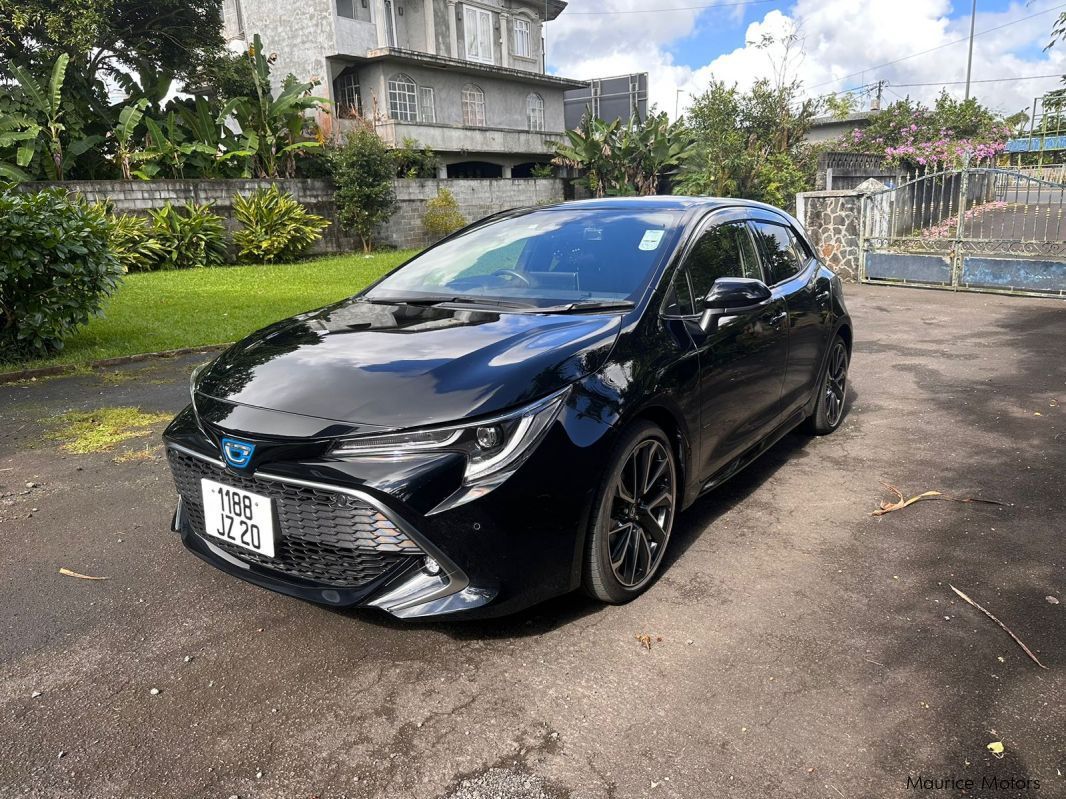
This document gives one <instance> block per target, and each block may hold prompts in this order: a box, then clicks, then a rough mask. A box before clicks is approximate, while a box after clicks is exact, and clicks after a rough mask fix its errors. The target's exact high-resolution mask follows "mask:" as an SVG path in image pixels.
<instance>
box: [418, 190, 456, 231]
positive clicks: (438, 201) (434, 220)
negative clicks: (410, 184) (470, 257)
mask: <svg viewBox="0 0 1066 799" xmlns="http://www.w3.org/2000/svg"><path fill="white" fill-rule="evenodd" d="M422 224H423V225H424V226H425V228H426V230H427V231H429V233H430V235H432V236H436V237H437V238H443V237H444V236H447V235H448V234H449V233H454V232H455V231H457V230H458V229H459V228H461V227H465V226H466V217H464V216H463V215H462V213H460V211H459V203H457V202H456V201H455V195H454V194H452V193H451V192H450V191H448V189H440V190H439V191H438V192H437V196H436V197H434V198H433V199H432V200H429V201H428V202H427V203H426V215H425V216H423V217H422Z"/></svg>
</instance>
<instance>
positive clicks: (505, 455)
mask: <svg viewBox="0 0 1066 799" xmlns="http://www.w3.org/2000/svg"><path fill="white" fill-rule="evenodd" d="M568 392H569V388H566V389H563V390H562V391H560V392H557V393H555V394H552V395H551V396H549V397H545V398H544V399H542V400H539V401H537V402H534V403H533V404H532V405H527V406H526V407H524V408H519V409H518V410H515V411H511V412H510V413H507V414H503V415H501V416H496V417H493V418H490V419H482V420H480V421H477V422H471V423H469V424H462V425H451V426H448V427H436V428H427V429H425V430H410V431H407V432H400V433H386V434H384V435H370V436H359V437H358V438H348V439H344V440H343V441H341V442H340V443H339V444H337V445H336V446H335V447H334V448H333V450H332V453H331V454H333V455H335V456H338V457H345V456H352V455H358V456H364V455H391V456H396V455H409V454H411V453H413V452H427V451H428V452H437V451H440V452H444V451H453V452H462V453H463V454H464V455H466V471H465V473H464V475H463V483H464V485H467V486H474V485H478V486H482V485H484V486H488V487H490V488H492V487H495V486H497V485H499V484H500V483H502V482H503V481H504V480H505V479H507V477H508V476H510V475H511V474H513V473H514V472H515V471H516V470H517V469H518V467H519V466H521V465H522V463H524V462H525V460H526V458H528V457H529V455H530V454H531V453H532V452H533V450H534V449H536V447H537V444H539V443H540V441H541V439H543V438H544V436H545V434H546V433H547V432H548V428H549V427H550V426H551V423H552V422H553V421H554V420H555V417H556V416H557V415H558V414H559V410H560V409H561V408H562V407H563V401H564V400H565V399H566V395H567V393H568Z"/></svg>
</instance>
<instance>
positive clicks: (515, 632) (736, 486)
mask: <svg viewBox="0 0 1066 799" xmlns="http://www.w3.org/2000/svg"><path fill="white" fill-rule="evenodd" d="M857 397H858V393H857V392H856V390H855V389H854V387H853V386H849V387H848V395H847V400H846V403H847V404H846V411H850V410H851V408H852V407H853V406H854V404H855V400H856V399H857ZM846 418H847V415H846V414H845V419H846ZM810 441H811V435H810V434H808V433H805V432H803V431H802V430H795V431H793V432H791V433H789V434H788V435H786V436H785V437H784V438H782V439H781V440H780V441H778V442H777V443H776V444H774V446H772V447H771V448H770V449H769V450H767V451H766V452H765V453H763V454H762V455H761V456H760V457H759V458H757V459H756V460H755V461H754V462H753V463H752V464H751V465H750V466H748V467H747V468H745V469H744V470H743V471H741V472H739V473H738V474H737V475H735V476H734V477H732V478H731V479H730V480H728V481H727V482H726V483H724V484H723V485H721V486H719V487H718V488H716V489H714V490H712V491H710V492H708V493H707V494H704V495H703V496H701V497H700V498H699V499H697V500H696V501H695V502H694V503H693V504H692V505H691V506H689V507H688V508H687V509H685V510H684V511H683V512H682V513H681V514H679V515H678V517H677V521H676V522H675V523H674V529H673V531H672V532H671V535H670V546H669V548H668V549H667V551H666V555H665V556H664V557H663V563H662V566H661V567H660V569H659V573H658V574H657V575H656V577H655V580H654V581H653V582H652V583H651V585H649V590H652V589H653V588H654V586H655V583H657V582H658V581H659V579H661V578H662V577H663V576H664V575H665V574H668V573H669V571H670V568H671V566H672V565H673V564H674V563H676V562H677V561H679V560H680V559H681V558H683V557H684V556H685V553H686V552H687V551H688V550H689V548H690V547H691V546H692V545H693V544H695V543H696V541H698V540H699V539H700V538H701V536H703V535H704V534H712V533H713V527H714V524H715V522H716V521H717V520H718V519H719V518H720V517H722V516H724V515H725V514H727V513H729V512H730V511H731V510H732V509H733V508H734V507H736V506H737V505H739V504H740V503H742V502H744V501H745V500H746V499H747V498H748V497H749V496H751V495H752V494H754V493H755V492H757V491H758V490H759V489H760V488H761V487H762V486H763V484H764V483H765V482H766V481H767V480H769V479H770V478H771V477H773V475H774V474H775V473H776V472H777V470H778V469H780V468H782V467H784V466H787V465H788V464H789V463H791V462H794V461H795V460H796V459H797V458H802V457H807V454H806V452H805V451H804V450H805V448H806V446H807V445H808V443H810ZM635 601H640V600H639V598H638V599H637V600H635ZM611 607H612V606H610V605H605V604H603V603H601V602H598V601H596V600H594V599H592V598H590V597H588V596H587V595H586V594H585V593H584V592H583V591H582V590H581V589H578V590H576V591H571V592H570V593H568V594H564V595H563V596H559V597H555V598H553V599H549V600H546V601H544V602H541V603H539V604H537V605H534V606H533V607H530V608H527V609H525V610H521V611H518V612H517V613H513V614H510V615H507V616H502V617H498V618H492V619H471V620H468V621H463V620H460V621H455V620H447V621H445V620H437V621H435V620H433V619H424V620H413V621H401V620H399V619H394V618H392V617H391V616H388V615H387V614H385V613H383V612H377V611H367V610H366V609H360V608H355V609H344V608H330V609H329V610H330V611H331V612H333V613H338V614H341V615H344V616H348V617H351V618H357V619H359V620H360V621H363V622H366V623H368V624H373V625H375V626H378V627H383V628H387V629H390V630H397V631H403V630H410V629H419V630H425V629H434V630H437V631H439V632H441V633H442V634H444V635H447V636H449V637H451V638H453V639H456V640H462V641H468V640H498V639H508V638H526V637H535V636H539V635H544V634H545V633H549V632H552V631H553V630H556V629H558V628H560V627H565V626H566V625H569V624H573V623H575V622H578V621H580V620H582V619H584V618H586V617H589V616H595V615H597V614H599V613H609V612H610V611H611Z"/></svg>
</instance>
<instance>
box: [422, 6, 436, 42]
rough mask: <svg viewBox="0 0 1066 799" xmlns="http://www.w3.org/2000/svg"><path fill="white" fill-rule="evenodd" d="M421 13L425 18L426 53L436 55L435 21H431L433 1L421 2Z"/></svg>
mask: <svg viewBox="0 0 1066 799" xmlns="http://www.w3.org/2000/svg"><path fill="white" fill-rule="evenodd" d="M422 13H423V15H424V16H425V18H426V52H427V53H429V54H431V55H436V54H437V21H436V20H435V19H433V0H422Z"/></svg>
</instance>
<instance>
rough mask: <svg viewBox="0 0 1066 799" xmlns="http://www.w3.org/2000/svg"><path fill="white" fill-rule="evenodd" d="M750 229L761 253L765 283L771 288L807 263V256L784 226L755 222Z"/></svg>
mask: <svg viewBox="0 0 1066 799" xmlns="http://www.w3.org/2000/svg"><path fill="white" fill-rule="evenodd" d="M752 227H753V228H754V232H755V240H756V241H757V242H758V243H759V249H760V250H761V251H762V256H763V264H765V266H766V272H767V278H768V280H767V281H766V282H767V283H769V284H770V285H771V286H772V285H774V284H775V283H780V282H781V281H782V280H788V279H789V278H790V277H792V276H793V275H794V274H796V273H797V272H799V271H800V270H801V269H802V268H803V265H804V264H805V263H806V262H807V256H806V255H805V254H804V249H803V247H802V245H801V244H800V243H799V242H797V241H796V239H795V237H794V236H793V234H792V231H791V230H789V229H788V228H787V227H785V226H784V225H775V224H774V223H772V222H755V223H753V224H752Z"/></svg>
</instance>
